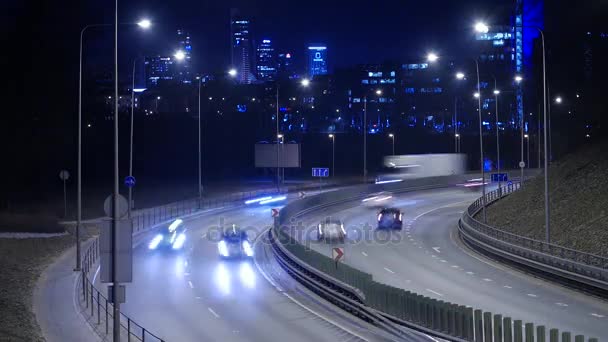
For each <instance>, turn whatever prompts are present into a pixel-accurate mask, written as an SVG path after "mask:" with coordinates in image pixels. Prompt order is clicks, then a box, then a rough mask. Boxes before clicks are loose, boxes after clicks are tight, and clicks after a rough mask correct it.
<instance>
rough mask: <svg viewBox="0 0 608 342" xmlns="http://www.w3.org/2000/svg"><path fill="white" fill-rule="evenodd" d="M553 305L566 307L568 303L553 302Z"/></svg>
mask: <svg viewBox="0 0 608 342" xmlns="http://www.w3.org/2000/svg"><path fill="white" fill-rule="evenodd" d="M555 305H557V306H563V307H567V306H568V304H566V303H555Z"/></svg>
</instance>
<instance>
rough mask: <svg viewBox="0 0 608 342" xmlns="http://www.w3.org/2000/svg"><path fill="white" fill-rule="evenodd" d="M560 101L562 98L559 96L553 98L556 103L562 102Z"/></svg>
mask: <svg viewBox="0 0 608 342" xmlns="http://www.w3.org/2000/svg"><path fill="white" fill-rule="evenodd" d="M562 101H563V99H562V97H561V96H558V97H556V98H555V103H557V104H560V103H562Z"/></svg>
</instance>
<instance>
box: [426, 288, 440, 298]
mask: <svg viewBox="0 0 608 342" xmlns="http://www.w3.org/2000/svg"><path fill="white" fill-rule="evenodd" d="M426 290H427V291H428V292H430V293H433V294H436V295H438V296H439V297H443V295H442V294H441V293H439V292H436V291H433V290H431V289H426Z"/></svg>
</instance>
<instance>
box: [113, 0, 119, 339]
mask: <svg viewBox="0 0 608 342" xmlns="http://www.w3.org/2000/svg"><path fill="white" fill-rule="evenodd" d="M118 178H119V172H118V0H114V191H113V196H112V288H113V290H114V291H112V304H113V308H114V315H113V318H114V319H113V323H114V324H113V337H114V342H120V303H119V297H118V287H119V283H118V279H117V277H118V246H119V239H118V225H119V212H118V203H119V202H118V196H120V195H119V186H118V184H119V180H118Z"/></svg>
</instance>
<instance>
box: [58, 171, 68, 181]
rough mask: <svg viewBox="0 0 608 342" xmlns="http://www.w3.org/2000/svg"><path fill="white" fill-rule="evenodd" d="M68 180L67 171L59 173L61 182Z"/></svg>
mask: <svg viewBox="0 0 608 342" xmlns="http://www.w3.org/2000/svg"><path fill="white" fill-rule="evenodd" d="M68 178H70V173H69V172H68V170H61V171H59V179H61V180H62V181H66V180H68Z"/></svg>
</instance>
